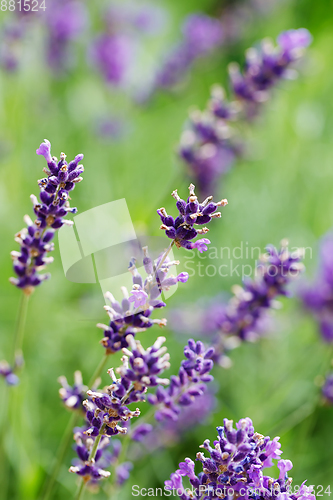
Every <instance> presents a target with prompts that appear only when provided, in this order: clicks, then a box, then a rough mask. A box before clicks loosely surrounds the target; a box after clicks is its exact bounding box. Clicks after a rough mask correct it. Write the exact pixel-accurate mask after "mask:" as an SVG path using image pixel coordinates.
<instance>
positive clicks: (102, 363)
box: [88, 354, 110, 389]
mask: <svg viewBox="0 0 333 500" xmlns="http://www.w3.org/2000/svg"><path fill="white" fill-rule="evenodd" d="M109 356H110V354H105V355H104V356H103V358H102V359H101V361H100V363H99V365H98V366H97V368H96V370H95V372H94V374H93V376H92V377H91V379H90V380H89V382H88V387H89V389H90V388H91V387H92V386H93V385H94V382H96V380H97V379H98V377H100V376H101V374H102V372H103V370H104V368H105V366H106V363H107V361H108V359H109Z"/></svg>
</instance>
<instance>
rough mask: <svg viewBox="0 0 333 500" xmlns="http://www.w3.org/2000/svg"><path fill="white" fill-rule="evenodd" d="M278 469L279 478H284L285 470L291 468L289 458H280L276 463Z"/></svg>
mask: <svg viewBox="0 0 333 500" xmlns="http://www.w3.org/2000/svg"><path fill="white" fill-rule="evenodd" d="M277 466H278V469H279V471H280V475H279V479H283V480H284V479H285V477H286V476H287V477H288V475H287V472H288V471H290V470H291V469H292V468H293V464H292V462H291V461H290V460H280V461H279V462H278V464H277Z"/></svg>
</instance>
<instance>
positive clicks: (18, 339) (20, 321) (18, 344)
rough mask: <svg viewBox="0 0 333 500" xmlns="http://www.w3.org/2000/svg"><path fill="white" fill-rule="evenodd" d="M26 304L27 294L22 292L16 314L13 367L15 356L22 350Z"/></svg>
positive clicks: (27, 300)
mask: <svg viewBox="0 0 333 500" xmlns="http://www.w3.org/2000/svg"><path fill="white" fill-rule="evenodd" d="M28 304H29V295H28V294H26V293H24V292H23V293H22V296H21V301H20V305H19V309H18V316H17V327H16V332H15V339H14V352H13V367H14V366H15V365H16V360H17V356H20V354H21V352H22V346H23V338H24V330H25V325H26V319H27V312H28Z"/></svg>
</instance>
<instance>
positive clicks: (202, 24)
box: [182, 13, 223, 57]
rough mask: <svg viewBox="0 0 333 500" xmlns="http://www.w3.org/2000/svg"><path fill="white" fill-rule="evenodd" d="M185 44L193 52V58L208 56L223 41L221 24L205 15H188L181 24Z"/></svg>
mask: <svg viewBox="0 0 333 500" xmlns="http://www.w3.org/2000/svg"><path fill="white" fill-rule="evenodd" d="M182 31H183V36H184V41H185V44H186V45H187V46H188V47H189V49H190V50H191V51H193V52H194V57H200V56H204V55H206V54H208V53H209V52H211V51H212V50H214V49H216V48H217V47H219V46H220V45H221V43H222V41H223V31H222V25H221V22H220V21H219V20H218V19H215V18H213V17H210V16H207V15H205V14H201V13H198V14H190V15H189V16H188V17H187V18H186V19H185V22H184V24H183V29H182Z"/></svg>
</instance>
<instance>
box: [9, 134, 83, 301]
mask: <svg viewBox="0 0 333 500" xmlns="http://www.w3.org/2000/svg"><path fill="white" fill-rule="evenodd" d="M36 153H37V154H38V155H42V156H44V158H45V159H46V161H47V168H44V173H45V174H46V176H47V177H44V178H43V179H40V180H39V181H38V185H39V189H40V194H39V200H38V199H37V197H36V196H35V195H31V197H30V198H31V201H32V204H33V208H34V212H35V216H36V219H35V220H34V221H32V219H31V218H30V217H29V216H28V215H26V216H25V217H24V221H25V223H26V224H27V227H25V228H24V229H22V230H21V231H20V232H19V233H17V234H16V236H15V241H16V242H17V243H18V244H19V245H20V250H19V251H13V252H11V256H12V259H13V262H14V264H13V266H14V271H15V273H16V275H17V277H16V278H10V281H11V283H12V284H13V285H15V286H17V287H18V288H21V289H22V290H23V291H24V293H26V294H27V295H30V294H31V293H32V292H33V291H34V289H35V287H36V286H38V285H40V284H41V283H42V282H43V281H44V280H46V279H48V278H49V274H40V271H42V270H43V269H44V268H45V266H46V265H47V264H50V263H51V262H53V257H48V256H47V254H48V253H50V252H51V251H52V250H53V248H54V245H53V243H52V242H51V240H52V239H53V237H54V234H55V231H56V230H57V229H59V228H60V227H62V226H63V225H64V224H67V225H73V222H72V221H70V220H67V219H65V217H66V216H67V214H68V213H76V212H77V209H76V208H71V207H70V204H69V193H70V191H72V190H73V189H74V188H75V185H76V184H77V183H78V182H81V181H82V177H81V174H82V172H83V170H84V168H83V166H82V165H79V162H80V161H81V160H82V158H83V155H82V154H79V155H77V156H76V157H75V158H74V160H72V161H71V162H70V163H67V161H66V155H65V154H64V153H61V155H60V160H59V161H58V159H57V158H56V157H54V156H53V157H52V156H51V144H50V142H49V141H48V140H46V139H45V142H43V143H42V144H41V145H40V147H39V148H38V149H37V151H36Z"/></svg>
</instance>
